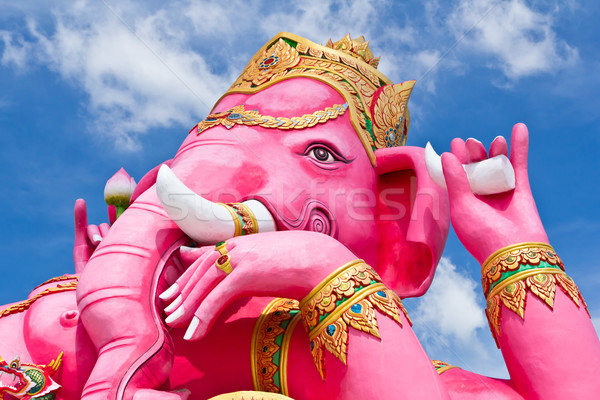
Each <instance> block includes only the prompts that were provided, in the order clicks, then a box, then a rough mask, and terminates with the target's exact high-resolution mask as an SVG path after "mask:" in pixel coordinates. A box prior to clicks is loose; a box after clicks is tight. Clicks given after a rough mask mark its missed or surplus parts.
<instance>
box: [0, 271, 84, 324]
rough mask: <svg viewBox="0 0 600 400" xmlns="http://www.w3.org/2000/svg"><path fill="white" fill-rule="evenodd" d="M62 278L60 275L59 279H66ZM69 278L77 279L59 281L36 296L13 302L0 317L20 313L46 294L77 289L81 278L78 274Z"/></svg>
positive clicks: (0, 312)
mask: <svg viewBox="0 0 600 400" xmlns="http://www.w3.org/2000/svg"><path fill="white" fill-rule="evenodd" d="M62 278H63V277H59V281H63V280H64V279H62ZM68 279H74V280H75V281H74V282H68V283H59V284H58V285H56V286H54V287H51V288H48V289H44V290H43V291H41V292H40V293H38V294H36V295H35V296H33V297H31V298H29V299H27V300H25V301H22V302H20V303H17V304H13V305H12V306H9V307H7V308H5V309H4V310H2V311H0V318H3V317H7V316H9V315H12V314H18V313H21V312H23V311H26V310H28V309H29V307H31V306H32V305H33V303H35V302H36V301H38V300H39V299H41V298H42V297H44V296H48V295H50V294H54V293H60V292H67V291H71V290H76V289H77V283H78V282H79V278H77V277H76V276H71V277H70V278H68ZM51 281H52V280H50V281H47V282H45V283H50V282H51Z"/></svg>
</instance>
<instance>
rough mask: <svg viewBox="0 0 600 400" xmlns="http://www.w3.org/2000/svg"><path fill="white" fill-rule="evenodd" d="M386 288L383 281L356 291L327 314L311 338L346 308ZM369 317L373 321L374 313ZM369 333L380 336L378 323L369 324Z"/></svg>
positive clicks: (318, 333) (311, 334)
mask: <svg viewBox="0 0 600 400" xmlns="http://www.w3.org/2000/svg"><path fill="white" fill-rule="evenodd" d="M385 288H386V287H385V285H384V284H383V283H376V284H373V285H371V286H369V287H367V288H365V289H363V290H361V291H359V292H357V293H355V294H354V295H353V296H352V297H350V298H349V299H347V300H346V301H345V302H344V303H342V304H340V305H339V306H337V307H336V308H335V309H334V310H333V311H332V312H331V313H330V314H327V316H326V317H325V318H324V319H323V320H322V321H321V322H319V324H318V325H317V326H315V327H314V328H313V329H312V330H311V331H310V334H309V339H311V340H312V339H314V338H315V337H317V336H319V335H320V334H321V333H322V332H323V329H325V328H326V327H327V325H329V324H330V323H331V322H332V321H336V320H338V319H339V318H340V317H341V316H342V314H344V312H346V310H347V309H348V308H350V306H352V305H354V304H356V303H358V302H360V301H361V300H363V299H364V298H365V297H367V296H369V295H370V294H372V293H375V292H377V291H380V290H384V289H385ZM334 304H335V303H334ZM367 318H368V320H369V322H372V320H373V315H372V314H370V315H369V316H368V317H367ZM400 324H402V322H400ZM367 333H370V334H372V335H373V336H375V337H378V338H379V330H378V329H377V326H376V325H374V326H372V325H371V324H369V325H368V332H367ZM343 361H344V364H345V363H346V361H345V360H343Z"/></svg>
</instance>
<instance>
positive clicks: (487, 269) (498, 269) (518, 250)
mask: <svg viewBox="0 0 600 400" xmlns="http://www.w3.org/2000/svg"><path fill="white" fill-rule="evenodd" d="M541 262H546V263H548V264H550V265H555V266H557V267H559V268H560V269H561V270H562V271H564V270H565V268H564V264H563V262H562V260H561V259H560V257H558V255H557V254H556V252H555V251H554V248H552V246H550V245H549V244H546V243H539V242H526V243H518V244H515V245H512V246H508V247H505V248H502V249H499V250H497V251H495V252H494V253H493V254H492V255H490V256H489V257H488V258H487V260H486V261H485V262H484V263H483V265H482V267H481V284H482V286H483V293H484V295H486V297H487V296H488V293H489V291H490V288H491V287H492V286H493V285H494V284H496V283H497V282H498V281H500V280H501V279H502V274H504V273H505V272H510V271H516V270H518V269H519V268H520V267H521V266H523V265H531V266H537V265H540V263H541Z"/></svg>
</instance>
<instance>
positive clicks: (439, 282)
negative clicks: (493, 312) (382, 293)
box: [416, 258, 487, 343]
mask: <svg viewBox="0 0 600 400" xmlns="http://www.w3.org/2000/svg"><path fill="white" fill-rule="evenodd" d="M478 286H479V285H478V284H477V283H476V282H475V281H474V280H472V279H471V278H470V277H468V276H467V275H465V274H462V273H460V272H458V271H457V270H456V266H455V265H453V264H452V263H451V262H450V260H448V259H447V258H442V260H441V261H440V264H439V266H438V268H437V271H436V275H435V279H434V280H433V283H432V285H431V288H430V289H429V291H428V292H427V294H426V295H425V296H423V298H422V299H421V302H420V304H419V306H418V308H417V311H416V312H417V316H418V318H419V319H420V320H421V321H422V323H424V324H427V325H429V326H430V327H432V328H434V329H435V330H436V331H437V332H439V333H441V334H442V335H444V336H449V337H451V338H454V339H457V340H459V341H461V342H463V343H467V342H470V341H471V340H473V338H474V336H475V331H476V330H477V329H481V328H484V327H487V322H486V318H485V314H484V311H483V308H482V307H481V306H480V305H479V304H478V303H477V300H476V299H477V296H478V294H479V293H477V292H476V290H475V289H476V288H477V287H478Z"/></svg>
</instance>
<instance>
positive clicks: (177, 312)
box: [165, 306, 185, 324]
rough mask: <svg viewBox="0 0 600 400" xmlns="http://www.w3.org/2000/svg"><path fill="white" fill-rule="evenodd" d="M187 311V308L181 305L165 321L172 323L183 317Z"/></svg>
mask: <svg viewBox="0 0 600 400" xmlns="http://www.w3.org/2000/svg"><path fill="white" fill-rule="evenodd" d="M184 312H185V310H184V309H183V306H182V307H179V308H178V309H177V310H175V312H174V313H173V314H171V315H169V316H168V317H167V319H165V322H166V323H167V324H170V323H171V322H175V321H176V320H178V319H179V318H181V317H182V316H183V313H184Z"/></svg>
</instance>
